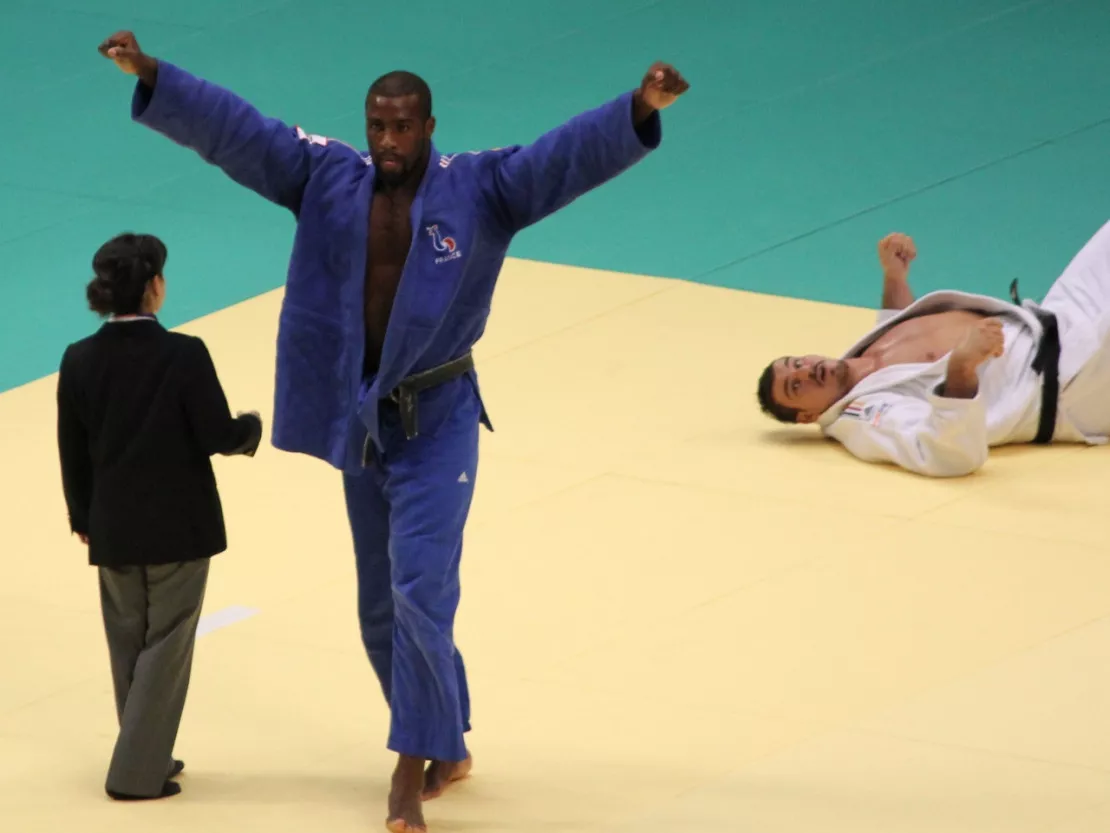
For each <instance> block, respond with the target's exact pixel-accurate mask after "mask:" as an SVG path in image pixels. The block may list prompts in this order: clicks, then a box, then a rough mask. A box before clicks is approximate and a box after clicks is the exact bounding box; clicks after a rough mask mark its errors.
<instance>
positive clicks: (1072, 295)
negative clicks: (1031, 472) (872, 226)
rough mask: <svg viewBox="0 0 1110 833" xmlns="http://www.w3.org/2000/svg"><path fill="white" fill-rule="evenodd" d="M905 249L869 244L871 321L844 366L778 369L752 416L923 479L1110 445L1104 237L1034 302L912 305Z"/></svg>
mask: <svg viewBox="0 0 1110 833" xmlns="http://www.w3.org/2000/svg"><path fill="white" fill-rule="evenodd" d="M916 255H917V252H916V249H915V247H914V243H913V240H911V239H910V238H909V237H907V236H906V235H904V234H891V235H888V236H887V237H885V238H883V240H882V241H880V243H879V261H880V263H881V264H882V268H883V276H884V277H883V308H882V310H881V311H880V312H879V317H878V322H877V324H876V326H875V327H874V328H873V329H872V330H871V332H869V333H868V334H867V335H866V336H864V337H863V338H862V339H861V340H860V341H858V342H857V343H856V344H855V345H854V346H853V347H852V348H851V349H850V350H848V351H847V352H846V353H845V354H844V356H843V358H840V359H834V358H830V357H826V356H812V355H810V356H785V357H782V358H779V359H776V360H775V361H773V362H771V363H770V364H769V365H767V367H766V369H764V371H763V373H762V375H761V376H760V378H759V388H758V398H759V404H760V407H761V408H762V409H763V411H764V412H765V413H767V414H769V415H770V416H772V417H774V418H775V419H777V420H779V421H780V422H787V423H801V424H816V425H817V426H819V427H820V429H821V431H822V432H823V433H824V434H825V435H826V436H828V437H831V438H832V439H834V440H836V441H838V442H840V443H841V444H842V445H843V446H844V447H845V448H847V450H848V451H849V452H850V453H851V454H853V455H854V456H856V457H858V458H859V459H861V460H865V461H867V462H881V463H893V464H895V465H898V466H901V467H902V468H904V469H908V470H910V471H913V472H916V473H918V474H924V475H928V476H932V477H959V476H962V475H967V474H971V473H972V472H975V471H977V470H978V469H979V468H980V467H982V466H983V464H984V463H986V461H987V456H988V453H989V449H990V448H991V447H993V446H999V445H1010V444H1015V443H1030V442H1031V443H1042V444H1043V443H1049V442H1072V443H1087V444H1090V445H1098V444H1102V443H1105V442H1106V440H1107V435H1108V434H1110V407H1108V405H1110V402H1108V401H1107V400H1108V396H1110V394H1108V392H1110V223H1108V224H1107V225H1105V226H1103V227H1102V228H1101V229H1100V230H1099V231H1098V232H1097V233H1096V234H1095V236H1094V237H1092V238H1091V240H1090V241H1088V243H1087V244H1086V245H1085V246H1084V247H1083V249H1082V250H1081V251H1080V252H1079V254H1077V255H1076V256H1075V257H1074V259H1073V260H1072V261H1071V263H1070V264H1069V265H1068V267H1067V269H1065V270H1064V273H1063V274H1062V275H1061V276H1060V277H1059V278H1057V280H1056V282H1055V283H1054V284H1053V285H1052V288H1051V289H1050V290H1049V292H1048V295H1046V296H1045V299H1044V301H1042V302H1041V303H1040V304H1036V303H1034V302H1032V301H1029V300H1025V301H1021V300H1020V299H1019V298H1018V294H1017V282H1016V281H1015V282H1014V283H1013V284H1012V285H1011V287H1010V295H1011V298H1012V302H1008V301H1001V300H998V299H996V298H989V297H986V296H982V295H973V294H970V293H966V292H958V291H954V290H943V291H938V292H931V293H929V294H927V295H925V296H923V297H921V298H918V299H916V300H915V299H914V297H913V292H912V291H911V290H910V287H909V284H908V276H909V268H910V263H911V262H912V261H913V259H914V258H915V257H916Z"/></svg>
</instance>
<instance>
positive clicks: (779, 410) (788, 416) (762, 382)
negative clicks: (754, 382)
mask: <svg viewBox="0 0 1110 833" xmlns="http://www.w3.org/2000/svg"><path fill="white" fill-rule="evenodd" d="M755 396H756V399H758V400H759V407H760V409H761V410H762V411H763V413H765V414H767V415H768V416H770V417H774V418H775V419H777V420H778V421H779V422H787V423H796V422H797V421H798V414H799V413H801V412H800V411H799V410H798V409H797V408H787V407H786V406H785V405H780V404H779V403H778V402H776V401H775V363H774V362H771V363H770V364H769V365H767V367H765V368H764V369H763V373H762V374H761V375H760V377H759V385H758V386H757V387H756V392H755Z"/></svg>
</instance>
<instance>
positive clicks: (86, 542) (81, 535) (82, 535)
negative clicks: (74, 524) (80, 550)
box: [77, 532, 89, 546]
mask: <svg viewBox="0 0 1110 833" xmlns="http://www.w3.org/2000/svg"><path fill="white" fill-rule="evenodd" d="M77 539H78V540H79V541H80V542H81V543H82V544H84V545H85V546H88V545H89V536H88V535H86V534H85V533H84V532H78V533H77Z"/></svg>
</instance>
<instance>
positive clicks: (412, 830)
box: [385, 755, 428, 833]
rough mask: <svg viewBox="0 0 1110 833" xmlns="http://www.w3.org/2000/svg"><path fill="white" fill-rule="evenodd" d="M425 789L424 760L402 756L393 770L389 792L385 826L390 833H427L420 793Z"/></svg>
mask: <svg viewBox="0 0 1110 833" xmlns="http://www.w3.org/2000/svg"><path fill="white" fill-rule="evenodd" d="M423 788H424V760H423V759H422V758H410V757H408V756H407V755H401V757H400V758H399V760H398V761H397V768H396V769H395V770H393V788H392V789H391V790H390V791H389V817H388V818H387V819H386V822H385V826H386V829H388V830H389V831H390V833H427V831H428V826H427V825H426V824H425V823H424V810H423V808H422V807H421V800H420V792H421V790H422V789H423Z"/></svg>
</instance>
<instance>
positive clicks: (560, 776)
mask: <svg viewBox="0 0 1110 833" xmlns="http://www.w3.org/2000/svg"><path fill="white" fill-rule="evenodd" d="M170 280H171V282H170V285H169V291H170V300H169V303H170V304H172V303H173V300H172V293H173V286H174V284H173V281H174V280H180V281H182V282H184V281H187V280H188V276H185V275H182V276H171V278H170ZM878 294H879V287H878V286H876V298H877V297H878ZM279 303H280V293H271V294H269V295H266V296H263V297H260V298H257V299H254V300H252V301H250V302H248V303H245V304H242V305H240V306H238V307H234V308H231V309H227V310H224V311H221V312H219V313H217V314H215V315H212V316H209V317H207V318H205V319H203V320H200V321H197V322H194V323H193V324H192V325H190V326H189V327H187V328H185V329H187V330H188V331H189V332H192V333H195V334H198V335H201V336H203V337H204V338H205V339H206V341H207V342H208V345H209V347H210V349H211V351H212V353H213V355H214V357H215V359H216V362H217V367H218V369H219V371H220V375H221V378H222V380H223V382H224V384H225V387H226V388H227V391H228V395H229V398H230V400H231V405H232V408H233V409H248V408H259V409H261V410H262V411H263V414H264V416H265V417H266V418H267V419H269V408H270V399H271V393H272V384H273V359H274V338H275V334H276V326H277V323H276V322H277V313H278V307H279ZM872 320H873V313H872V312H870V311H867V310H853V309H845V308H838V307H833V306H828V305H822V304H816V303H807V302H801V301H789V300H784V299H777V298H768V297H761V296H756V295H749V294H745V293H741V292H734V291H730V290H723V289H714V288H710V287H705V286H698V285H692V284H687V283H682V282H677V281H668V280H658V279H652V278H645V277H637V276H629V275H619V274H610V273H603V272H597V271H591V270H585V269H571V268H566V267H556V266H549V265H543V264H535V263H527V262H521V261H510V263H509V264H508V265H507V267H506V270H505V274H504V277H503V279H502V284H501V288H500V291H499V294H498V296H497V299H496V303H495V307H494V313H493V317H492V319H491V322H490V329H489V332H488V334H487V336H486V338H485V339H484V341H483V342H482V343H481V344H480V346H479V349H478V351H477V356H478V361H479V371H480V374H481V377H482V382H483V386H484V389H485V393H486V398H487V404H488V406H489V409H490V412H491V416H492V419H493V422H494V426H495V428H496V433H493V434H489V433H485V434H483V437H482V454H483V456H482V462H481V465H480V468H479V473H478V481H477V482H478V485H477V498H476V503H475V507H474V512H473V516H472V523H471V526H470V528H469V534H468V538H467V548H466V551H465V554H464V558H463V602H462V608H461V611H460V619H459V628H458V635H459V639H460V643H461V646H462V648H463V651H464V653H465V655H466V657H467V662H468V667H469V670H470V674H471V681H472V689H473V697H474V733H473V735H472V736H471V738H470V743H471V746H472V750H473V752H474V755H475V760H476V766H475V771H474V777H473V778H472V779H470V780H469V781H467V782H465V783H464V784H462V785H460V786H459V787H458V788H457V789H455V790H453V791H451V792H449V793H448V794H447V795H446V796H445V797H443V798H441V799H439V800H438V801H436V802H434V803H431V804H429V805H428V807H427V816H428V822H429V825H430V829H431V831H432V833H436V832H437V831H443V833H479V831H505V832H506V833H513V832H515V831H521V833H525V831H542V833H561V832H562V831H566V832H567V833H594V832H596V833H602V832H603V831H605V832H607V833H616V831H621V833H632V831H636V833H685V832H686V831H690V832H691V833H693V831H706V830H714V831H717V830H720V831H737V833H740V831H743V833H841V831H843V833H919V831H920V832H921V833H926V831H927V832H928V833H995V831H997V832H998V833H1103V831H1106V830H1110V713H1108V710H1107V708H1106V704H1107V702H1110V619H1107V618H1106V617H1107V616H1108V614H1110V545H1108V544H1107V543H1106V536H1105V529H1106V510H1105V508H1104V506H1105V491H1106V489H1105V483H1106V475H1105V472H1106V470H1107V466H1108V465H1110V456H1107V455H1108V454H1110V452H1108V451H1106V450H1102V449H1086V448H1074V447H1064V448H1052V449H1040V448H1036V449H1032V448H1030V449H1012V450H1006V451H1003V452H999V453H996V454H995V455H993V456H992V459H991V462H990V463H989V465H988V466H987V467H986V468H985V469H984V470H983V471H982V472H981V473H980V474H979V475H977V476H975V477H972V478H968V479H964V480H955V481H935V480H927V479H923V478H920V477H916V476H913V475H908V474H904V473H901V472H898V471H895V470H893V469H890V468H884V467H877V466H869V465H865V464H863V463H859V462H856V461H854V460H851V459H850V458H849V457H847V455H846V454H845V453H844V452H843V451H842V450H841V449H839V448H838V447H836V446H835V445H831V444H828V443H826V442H823V441H821V440H818V439H816V438H815V437H813V436H812V435H811V434H810V433H809V432H807V431H804V430H784V429H782V428H780V427H778V426H776V425H775V424H774V423H772V422H770V421H768V420H766V419H765V418H764V417H762V416H761V415H760V414H759V412H758V409H757V407H756V404H755V396H754V392H755V382H756V377H757V375H758V372H759V370H760V369H761V368H762V367H763V365H764V364H765V363H766V361H767V360H768V359H770V358H772V357H774V356H776V355H779V354H781V353H784V352H809V351H831V352H837V351H839V350H841V349H842V348H843V347H844V346H846V345H848V344H850V343H851V342H852V341H854V340H855V338H856V337H857V336H858V335H859V334H860V332H861V331H862V330H864V329H865V328H867V327H868V326H869V325H870V323H871V321H872ZM91 326H95V322H90V327H91ZM54 381H55V380H54V379H53V378H47V379H43V380H41V381H38V382H35V383H33V384H31V385H28V386H26V387H23V388H20V389H17V390H14V391H12V392H9V393H7V394H4V395H3V396H0V424H2V425H3V426H4V431H3V432H2V433H0V459H2V460H3V461H4V467H3V473H2V474H0V498H2V505H3V507H4V516H3V524H0V559H2V561H3V567H4V570H3V574H4V581H3V583H2V584H0V666H2V668H3V675H2V677H0V679H2V682H0V751H2V754H0V820H2V824H0V829H2V830H3V831H4V833H56V832H57V831H75V832H79V833H100V832H101V831H103V833H131V831H134V833H139V832H140V831H142V833H147V831H159V833H177V831H180V832H181V833H185V832H186V831H188V833H194V831H198V830H202V831H205V833H224V831H227V832H228V833H243V831H253V830H259V831H263V830H264V831H267V833H285V832H286V831H289V832H290V833H293V832H294V831H295V833H354V831H359V833H362V831H373V830H379V829H383V827H382V822H383V820H384V812H385V796H386V793H387V789H388V779H389V774H390V771H391V766H392V760H391V757H392V756H391V755H390V754H389V753H388V752H386V750H385V749H384V741H385V735H386V728H387V712H386V707H385V704H384V703H383V702H382V700H381V695H380V692H379V689H378V687H377V683H376V681H375V680H374V677H373V674H372V672H371V670H370V667H369V664H368V662H367V661H366V659H365V656H364V654H363V651H362V646H361V642H360V640H359V637H358V624H357V618H356V608H355V576H354V564H353V554H352V548H351V544H350V540H349V536H348V532H347V528H346V516H345V510H344V506H343V499H342V491H341V483H340V479H339V476H338V474H337V473H335V472H333V471H332V470H330V469H329V468H327V467H326V466H324V465H323V464H321V463H318V462H315V461H313V460H310V459H307V458H304V457H298V456H293V455H289V454H283V453H279V452H277V451H275V450H274V449H273V448H272V447H270V446H269V445H268V444H267V445H264V446H263V448H262V449H261V450H260V452H259V454H258V456H257V457H256V458H254V459H253V460H247V459H241V458H235V459H224V458H217V460H216V466H217V475H218V477H219V478H220V485H221V490H222V495H223V499H224V505H225V511H226V513H227V519H228V526H229V535H230V542H231V548H230V550H229V551H228V552H227V553H225V554H223V555H221V556H219V557H218V558H217V559H216V560H215V561H214V562H213V568H212V575H211V582H210V589H209V593H208V597H207V600H206V604H205V614H206V619H205V620H204V622H205V624H204V628H205V633H204V635H203V636H201V637H200V640H199V642H198V648H197V655H196V664H195V669H194V674H193V683H192V688H191V690H190V695H189V701H188V704H187V707H186V712H185V720H184V723H183V725H182V729H181V734H180V739H179V743H178V747H177V754H178V756H179V757H181V758H183V759H184V760H185V761H186V772H185V774H184V775H183V776H182V778H181V784H182V788H183V792H182V794H181V795H180V796H178V797H176V798H172V799H169V800H167V801H162V802H152V803H149V804H144V805H121V804H115V803H113V802H111V801H109V800H108V799H107V797H106V796H105V795H104V793H103V782H104V773H105V767H106V765H107V761H108V756H109V754H110V751H111V745H112V742H113V738H114V729H115V726H114V710H113V705H112V698H111V692H110V687H111V681H110V675H109V669H108V659H107V651H106V647H105V643H104V637H103V632H102V629H101V624H100V619H99V610H98V597H97V591H96V578H95V572H94V570H93V569H92V568H91V567H88V566H87V565H86V563H85V554H84V552H83V550H82V547H81V546H80V545H79V544H78V543H77V541H76V540H75V539H73V538H71V537H69V535H68V533H67V527H66V523H65V512H64V505H63V502H62V498H61V491H60V483H59V475H58V466H57V457H56V450H55V445H54V421H53V420H54V413H55V412H54V404H53V395H54Z"/></svg>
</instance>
